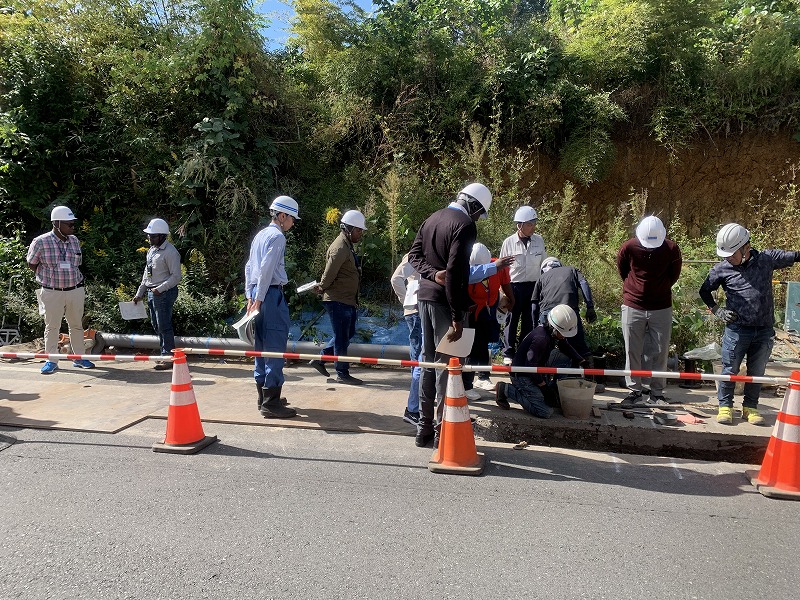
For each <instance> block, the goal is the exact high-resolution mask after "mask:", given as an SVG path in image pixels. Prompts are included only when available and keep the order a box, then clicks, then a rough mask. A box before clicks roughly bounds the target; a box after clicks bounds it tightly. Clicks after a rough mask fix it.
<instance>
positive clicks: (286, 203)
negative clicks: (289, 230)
mask: <svg viewBox="0 0 800 600" xmlns="http://www.w3.org/2000/svg"><path fill="white" fill-rule="evenodd" d="M299 208H300V207H299V206H297V202H296V201H295V199H294V198H290V197H289V196H278V197H277V198H275V200H273V201H272V204H270V205H269V209H270V210H274V211H277V212H282V213H286V214H287V215H291V216H292V217H294V218H295V219H296V220H298V221H299V220H300V211H299Z"/></svg>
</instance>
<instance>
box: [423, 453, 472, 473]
mask: <svg viewBox="0 0 800 600" xmlns="http://www.w3.org/2000/svg"><path fill="white" fill-rule="evenodd" d="M476 454H477V460H476V462H475V464H474V465H469V466H463V465H458V464H455V463H447V462H439V461H437V460H436V458H437V453H434V455H433V458H431V460H430V462H429V463H428V470H429V471H430V472H431V473H450V474H453V475H481V474H482V473H483V467H484V466H485V465H486V457H485V456H484V455H483V453H482V452H478V453H476Z"/></svg>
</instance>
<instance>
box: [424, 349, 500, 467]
mask: <svg viewBox="0 0 800 600" xmlns="http://www.w3.org/2000/svg"><path fill="white" fill-rule="evenodd" d="M447 371H448V377H447V393H446V394H445V397H444V410H443V411H442V422H441V428H440V430H439V447H438V448H437V449H436V450H435V451H434V453H433V456H432V457H431V460H430V462H428V470H429V471H430V472H431V473H452V474H454V475H480V474H481V473H483V467H484V465H485V463H486V460H485V458H484V456H483V454H479V453H478V452H477V450H476V449H475V433H474V432H473V431H472V420H471V419H470V416H469V405H468V403H467V397H466V394H465V393H464V382H463V380H462V379H461V365H460V363H459V360H458V359H457V358H451V359H450V363H449V365H448V368H447Z"/></svg>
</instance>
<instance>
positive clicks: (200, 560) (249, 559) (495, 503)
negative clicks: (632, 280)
mask: <svg viewBox="0 0 800 600" xmlns="http://www.w3.org/2000/svg"><path fill="white" fill-rule="evenodd" d="M207 433H209V431H208V430H207ZM213 433H215V434H216V435H218V436H219V437H220V442H218V443H216V444H214V445H212V446H210V447H209V448H207V449H205V450H204V451H202V452H201V453H200V454H197V455H194V456H180V455H173V454H158V453H154V452H152V451H151V449H150V446H151V444H152V443H153V442H154V441H160V439H161V438H163V434H164V422H163V421H158V420H152V421H145V422H143V423H140V424H139V425H137V426H135V427H134V428H132V429H130V430H126V431H125V432H123V433H121V434H116V435H107V434H86V433H74V432H58V431H46V430H29V429H9V428H3V429H0V434H2V435H5V436H12V437H13V438H16V442H15V443H14V444H13V445H11V446H9V447H7V448H5V449H3V450H0V478H1V480H2V485H0V515H2V518H0V539H2V548H1V549H0V598H2V599H3V600H7V599H12V598H24V599H26V600H36V599H45V598H46V599H60V598H82V599H84V598H90V599H91V598H137V599H150V598H153V599H155V598H213V599H225V600H229V599H234V598H298V599H300V598H302V599H308V598H481V599H491V598H511V599H515V598H524V597H531V598H543V599H549V598H554V599H555V598H591V599H602V598H609V599H615V600H619V599H624V598H631V599H637V600H641V599H643V598H700V599H706V598H708V599H716V598H719V599H720V600H722V599H725V600H733V599H737V598H743V599H744V598H747V599H748V600H752V599H753V598H765V597H771V598H791V597H795V595H796V594H797V589H798V584H800V568H799V567H800V536H798V534H797V532H798V531H799V530H800V528H799V526H800V502H786V501H777V500H769V499H767V498H764V497H763V496H761V495H760V494H759V493H757V492H756V491H755V490H754V489H753V488H752V487H751V486H750V484H749V483H748V482H747V481H746V479H745V478H744V475H743V471H744V466H742V465H732V464H725V463H704V462H693V461H683V460H678V459H662V458H655V457H641V456H629V455H609V454H601V453H589V452H574V451H567V450H557V449H544V448H536V447H529V448H526V449H524V450H519V451H517V450H513V449H511V448H510V446H508V445H499V444H496V445H482V446H481V448H480V449H481V450H482V451H484V452H485V453H486V455H487V459H488V461H489V464H488V466H487V469H486V472H485V474H484V475H483V476H482V477H462V476H455V475H435V474H432V473H430V472H429V471H428V470H427V468H426V465H427V461H428V459H429V458H430V456H431V451H430V449H418V448H416V447H414V445H413V441H412V438H409V437H401V436H392V435H375V434H363V433H362V434H349V433H328V432H325V431H318V430H317V431H314V430H297V429H294V430H290V429H280V428H263V427H251V426H234V425H222V424H214V426H213ZM0 448H2V444H0Z"/></svg>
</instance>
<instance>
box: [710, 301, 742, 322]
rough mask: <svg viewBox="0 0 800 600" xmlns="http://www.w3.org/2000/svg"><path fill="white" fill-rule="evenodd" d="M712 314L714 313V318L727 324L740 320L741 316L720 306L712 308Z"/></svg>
mask: <svg viewBox="0 0 800 600" xmlns="http://www.w3.org/2000/svg"><path fill="white" fill-rule="evenodd" d="M711 312H712V313H714V316H715V317H717V318H718V319H719V320H720V321H724V322H725V323H733V322H734V321H736V320H738V319H739V315H737V314H736V313H735V312H734V311H732V310H729V309H727V308H722V307H721V306H720V305H719V304H717V305H716V306H715V307H714V308H712V309H711Z"/></svg>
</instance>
